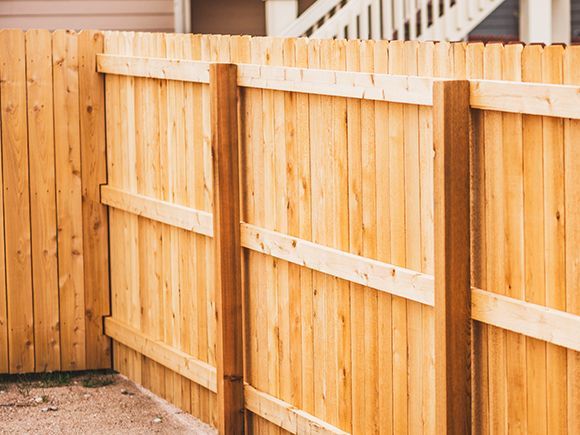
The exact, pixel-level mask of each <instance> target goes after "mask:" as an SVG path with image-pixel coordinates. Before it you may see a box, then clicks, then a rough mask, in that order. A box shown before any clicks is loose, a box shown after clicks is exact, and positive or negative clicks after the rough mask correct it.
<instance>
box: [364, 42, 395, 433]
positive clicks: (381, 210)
mask: <svg viewBox="0 0 580 435" xmlns="http://www.w3.org/2000/svg"><path fill="white" fill-rule="evenodd" d="M388 49H389V43H388V42H386V41H376V42H375V53H374V62H375V64H374V70H375V72H377V73H387V72H388V69H389V53H388ZM375 144H376V151H375V159H376V201H377V211H376V221H377V229H376V234H377V241H376V244H377V246H376V249H377V252H376V254H377V260H380V261H384V262H388V263H389V262H391V231H390V220H391V209H390V207H391V204H390V185H389V176H390V175H389V174H390V166H389V104H388V103H383V102H376V103H375ZM392 300H393V298H392V297H391V295H389V294H388V293H383V292H379V294H378V306H377V320H378V323H377V330H378V337H377V340H378V349H379V352H378V368H377V369H378V372H379V373H382V374H384V375H379V376H378V403H377V410H376V412H377V413H378V425H379V426H378V429H379V431H380V433H386V434H391V433H393V406H394V405H393V395H392V386H393V377H392V373H393V355H392V353H391V352H390V351H388V352H384V351H383V349H388V350H390V349H392V326H391V325H392V318H391V314H392V313H391V306H392ZM354 316H355V317H356V314H354Z"/></svg>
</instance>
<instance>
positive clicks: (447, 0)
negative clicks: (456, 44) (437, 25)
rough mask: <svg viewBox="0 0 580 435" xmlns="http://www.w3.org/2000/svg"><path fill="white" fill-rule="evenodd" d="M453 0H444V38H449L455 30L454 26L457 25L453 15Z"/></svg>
mask: <svg viewBox="0 0 580 435" xmlns="http://www.w3.org/2000/svg"><path fill="white" fill-rule="evenodd" d="M451 15H452V14H451V0H443V15H442V17H441V18H443V26H442V35H441V37H442V38H445V39H447V38H448V36H449V35H450V34H451V33H452V32H451V31H452V30H454V29H453V27H454V26H455V21H454V20H453V17H452V16H451Z"/></svg>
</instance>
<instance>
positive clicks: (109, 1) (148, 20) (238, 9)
mask: <svg viewBox="0 0 580 435" xmlns="http://www.w3.org/2000/svg"><path fill="white" fill-rule="evenodd" d="M10 27H12V28H13V27H17V28H48V29H56V28H73V29H83V28H98V29H107V30H143V31H164V32H170V31H177V32H194V33H223V34H250V35H275V36H311V37H347V38H363V39H365V38H382V39H423V40H440V39H446V40H465V39H472V40H473V39H476V40H484V41H489V40H500V41H513V40H521V41H525V42H543V43H553V42H562V43H570V42H573V41H580V0H436V1H434V0H3V1H1V2H0V28H10Z"/></svg>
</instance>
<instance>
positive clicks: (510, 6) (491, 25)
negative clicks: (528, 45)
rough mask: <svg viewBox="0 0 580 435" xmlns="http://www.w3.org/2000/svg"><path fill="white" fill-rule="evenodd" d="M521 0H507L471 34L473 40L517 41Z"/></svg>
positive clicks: (470, 37)
mask: <svg viewBox="0 0 580 435" xmlns="http://www.w3.org/2000/svg"><path fill="white" fill-rule="evenodd" d="M519 7H520V2H519V0H506V1H505V2H503V3H502V4H501V5H499V6H498V8H497V9H496V10H495V11H493V12H492V13H491V15H490V16H489V17H487V18H486V19H485V20H483V21H482V22H481V23H480V24H479V25H478V26H477V27H476V28H475V29H473V31H472V32H471V33H470V34H469V39H472V40H478V39H483V40H494V39H498V40H504V41H514V40H515V41H517V40H519V34H520V23H519Z"/></svg>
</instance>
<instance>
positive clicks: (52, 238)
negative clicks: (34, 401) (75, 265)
mask: <svg viewBox="0 0 580 435" xmlns="http://www.w3.org/2000/svg"><path fill="white" fill-rule="evenodd" d="M26 74H27V79H28V80H27V83H28V87H27V91H28V92H27V95H28V149H29V153H30V155H29V165H30V217H31V225H32V226H31V231H32V262H33V264H34V268H33V271H32V272H33V277H32V280H33V285H34V336H35V340H34V341H35V343H36V345H35V354H36V355H35V356H36V371H39V372H43V371H57V370H59V369H60V334H59V312H58V308H59V305H58V303H55V301H58V300H59V288H58V257H57V224H56V193H55V188H56V187H55V156H54V131H53V107H52V104H53V101H52V40H51V34H50V32H49V31H47V30H45V31H42V30H30V31H28V32H27V33H26Z"/></svg>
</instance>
